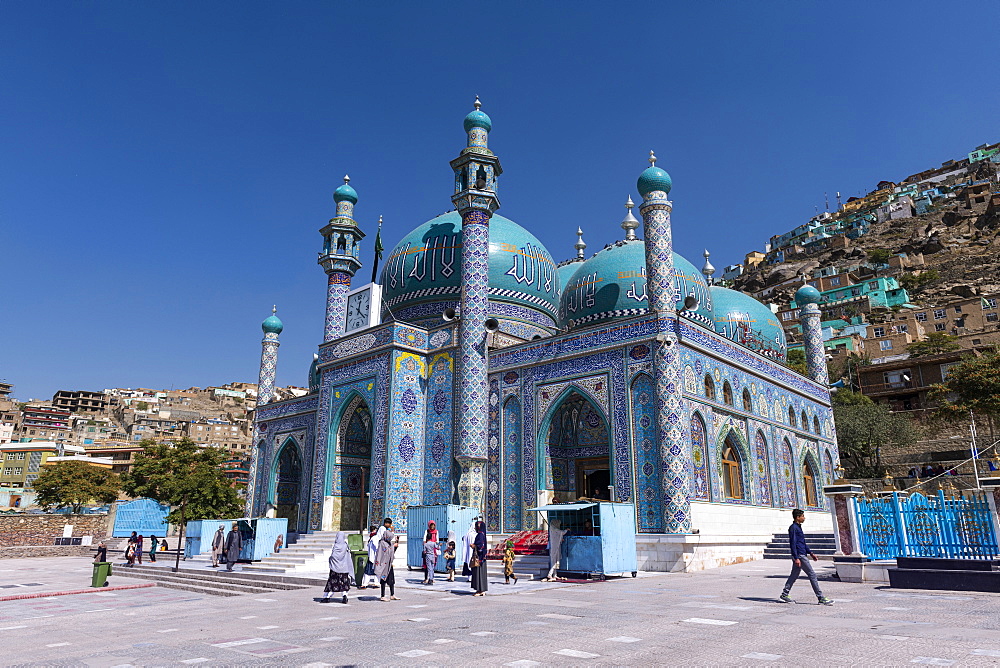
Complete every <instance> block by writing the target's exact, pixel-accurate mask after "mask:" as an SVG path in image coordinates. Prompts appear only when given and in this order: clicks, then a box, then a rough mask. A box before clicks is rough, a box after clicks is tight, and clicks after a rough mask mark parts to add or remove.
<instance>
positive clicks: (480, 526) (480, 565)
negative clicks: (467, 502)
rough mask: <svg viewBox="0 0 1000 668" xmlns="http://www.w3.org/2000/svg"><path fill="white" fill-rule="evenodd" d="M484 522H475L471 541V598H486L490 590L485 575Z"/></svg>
mask: <svg viewBox="0 0 1000 668" xmlns="http://www.w3.org/2000/svg"><path fill="white" fill-rule="evenodd" d="M486 547H487V544H486V522H476V538H475V540H473V541H472V556H471V557H470V559H471V561H470V562H469V568H471V569H472V588H473V589H475V590H476V593H475V594H473V596H486V591H487V590H488V589H489V588H490V587H489V582H487V575H486Z"/></svg>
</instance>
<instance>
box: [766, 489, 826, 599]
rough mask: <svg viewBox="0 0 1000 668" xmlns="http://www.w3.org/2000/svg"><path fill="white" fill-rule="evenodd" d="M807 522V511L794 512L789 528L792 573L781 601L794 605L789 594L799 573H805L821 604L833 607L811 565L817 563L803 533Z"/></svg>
mask: <svg viewBox="0 0 1000 668" xmlns="http://www.w3.org/2000/svg"><path fill="white" fill-rule="evenodd" d="M805 521H806V514H805V511H802V510H799V509H798V508H796V509H795V510H793V511H792V525H791V526H790V527H788V547H789V550H791V553H792V573H791V575H789V576H788V579H787V580H786V581H785V589H784V591H782V592H781V597H780V599H779V600H781V602H782V603H794V601H793V600H792V598H791V597H790V596H789V595H788V592H790V591H791V590H792V585H793V584H795V581H796V580H797V579H798V577H799V573H800V572H801V571H805V573H806V576H807V577H808V578H809V584H811V585H812V588H813V593H815V594H816V598H817V599H819V604H820V605H833V601H831V600H830V599H828V598H827V597H826V596H823V592H822V591H821V590H820V588H819V582H818V581H817V580H816V571H814V570H813V567H812V564H810V563H809V560H810V559H812V560H813V561H816V555H815V554H813V553H812V551H811V550H810V549H809V546H808V545H806V536H805V534H804V533H802V523H803V522H805Z"/></svg>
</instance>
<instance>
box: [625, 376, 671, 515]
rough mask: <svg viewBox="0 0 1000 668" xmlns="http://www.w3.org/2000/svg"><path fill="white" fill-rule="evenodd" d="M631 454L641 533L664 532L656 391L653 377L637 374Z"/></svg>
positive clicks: (632, 414)
mask: <svg viewBox="0 0 1000 668" xmlns="http://www.w3.org/2000/svg"><path fill="white" fill-rule="evenodd" d="M629 396H630V399H631V411H630V415H631V418H632V451H633V453H634V455H633V460H634V461H635V477H636V504H637V507H636V514H637V516H638V521H639V531H640V532H652V533H658V532H660V531H662V530H663V513H662V508H663V504H662V500H661V498H660V497H661V494H660V492H659V490H660V477H659V476H660V452H659V447H657V436H656V429H657V426H656V410H655V403H656V389H655V385H654V384H653V377H652V376H650V375H649V374H648V373H638V374H636V375H635V377H634V378H633V379H632V385H631V388H630V392H629Z"/></svg>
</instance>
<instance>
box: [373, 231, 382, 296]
mask: <svg viewBox="0 0 1000 668" xmlns="http://www.w3.org/2000/svg"><path fill="white" fill-rule="evenodd" d="M383 250H384V248H383V247H382V216H379V217H378V232H377V233H376V234H375V262H373V263H372V283H375V282H376V276H377V275H378V262H379V260H381V259H382V251H383Z"/></svg>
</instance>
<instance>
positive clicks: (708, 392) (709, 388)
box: [705, 373, 715, 401]
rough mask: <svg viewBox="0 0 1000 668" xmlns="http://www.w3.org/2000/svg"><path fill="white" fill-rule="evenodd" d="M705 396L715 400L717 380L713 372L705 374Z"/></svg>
mask: <svg viewBox="0 0 1000 668" xmlns="http://www.w3.org/2000/svg"><path fill="white" fill-rule="evenodd" d="M705 398H706V399H711V400H712V401H715V381H714V380H713V379H712V374H711V373H706V374H705Z"/></svg>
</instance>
